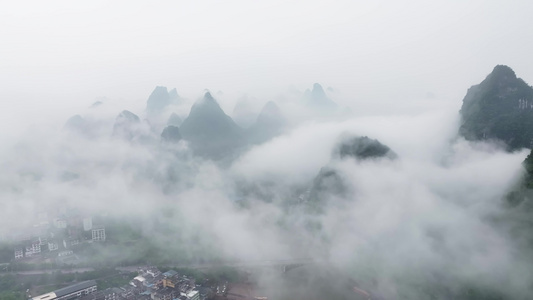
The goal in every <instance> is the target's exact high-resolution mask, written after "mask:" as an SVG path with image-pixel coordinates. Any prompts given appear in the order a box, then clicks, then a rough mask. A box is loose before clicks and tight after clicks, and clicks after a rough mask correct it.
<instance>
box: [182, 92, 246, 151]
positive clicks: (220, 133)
mask: <svg viewBox="0 0 533 300" xmlns="http://www.w3.org/2000/svg"><path fill="white" fill-rule="evenodd" d="M180 131H181V135H182V137H183V139H184V140H187V141H189V142H190V145H191V147H192V148H193V150H194V151H195V152H196V153H197V154H200V155H202V156H206V157H211V158H220V157H223V156H225V155H228V154H229V153H231V152H232V151H234V150H236V149H237V148H239V147H241V146H242V145H243V144H244V132H243V129H242V128H240V127H239V126H238V125H237V124H235V122H233V120H232V119H231V117H229V116H228V115H226V114H225V113H224V111H223V110H222V108H220V106H219V105H218V103H217V101H216V100H215V98H213V96H211V93H209V92H207V93H205V95H204V97H203V98H201V99H199V100H198V101H196V102H195V103H194V104H193V106H192V107H191V112H190V113H189V116H188V117H187V118H186V119H185V120H184V121H183V123H182V124H181V127H180Z"/></svg>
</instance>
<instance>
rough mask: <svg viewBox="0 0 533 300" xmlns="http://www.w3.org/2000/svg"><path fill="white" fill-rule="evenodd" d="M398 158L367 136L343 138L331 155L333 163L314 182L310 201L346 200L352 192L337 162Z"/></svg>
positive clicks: (388, 149) (386, 147)
mask: <svg viewBox="0 0 533 300" xmlns="http://www.w3.org/2000/svg"><path fill="white" fill-rule="evenodd" d="M396 157H397V155H396V153H394V152H393V151H392V150H391V149H390V148H389V147H388V146H386V145H383V144H382V143H380V142H379V141H378V140H375V139H371V138H368V137H366V136H363V137H343V138H342V139H341V140H340V142H339V143H338V144H337V145H336V146H335V148H334V150H333V153H332V155H331V158H332V162H333V163H330V164H329V165H327V166H325V167H323V168H322V169H320V172H319V173H318V175H317V176H316V177H315V179H314V180H313V185H312V187H311V190H310V194H309V200H310V201H311V202H312V203H325V201H326V200H327V199H328V198H332V197H335V198H344V197H345V196H347V195H348V194H349V193H350V192H351V191H350V190H349V188H348V187H349V185H347V184H346V183H345V182H344V179H343V174H342V171H341V170H339V169H338V168H336V167H335V165H334V162H335V161H336V160H339V159H340V160H343V159H347V158H351V159H355V160H357V161H363V160H368V159H379V158H388V159H395V158H396ZM315 208H316V207H315Z"/></svg>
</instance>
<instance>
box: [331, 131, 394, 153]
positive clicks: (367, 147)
mask: <svg viewBox="0 0 533 300" xmlns="http://www.w3.org/2000/svg"><path fill="white" fill-rule="evenodd" d="M333 156H334V157H338V158H340V159H344V158H349V157H351V158H354V159H369V158H380V157H389V158H396V157H397V155H396V154H395V153H394V152H393V151H391V149H390V148H389V147H388V146H386V145H383V144H382V143H380V142H379V141H378V140H375V139H371V138H369V137H367V136H362V137H349V138H346V139H344V140H343V141H341V142H340V143H339V144H338V145H337V146H336V148H335V150H334V151H333Z"/></svg>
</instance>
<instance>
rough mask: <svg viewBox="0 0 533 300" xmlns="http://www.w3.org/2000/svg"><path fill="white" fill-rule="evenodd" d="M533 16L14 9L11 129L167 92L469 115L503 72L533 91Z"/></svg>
mask: <svg viewBox="0 0 533 300" xmlns="http://www.w3.org/2000/svg"><path fill="white" fill-rule="evenodd" d="M532 11H533V3H532V2H530V1H335V2H332V1H280V0H270V1H262V2H258V1H149V2H148V1H146V2H141V1H113V2H110V1H86V2H83V3H82V2H77V1H76V2H72V1H46V2H43V1H16V2H15V1H13V2H10V3H3V4H2V9H0V41H1V47H0V82H1V83H0V99H1V102H0V103H2V111H3V113H4V114H6V115H5V116H4V117H3V118H1V119H2V121H1V122H2V123H0V125H3V127H4V128H5V126H6V125H10V124H13V122H15V121H16V122H19V121H20V119H21V117H23V116H35V115H38V114H41V116H44V114H46V113H50V114H54V113H55V114H56V115H57V113H58V112H61V113H64V114H66V115H69V114H72V113H74V112H76V111H77V110H79V109H81V108H85V107H86V106H87V105H89V104H90V103H92V102H93V101H94V98H96V97H98V96H107V97H110V98H112V99H124V103H136V104H135V105H138V106H139V107H140V106H141V105H143V104H144V101H146V99H147V97H148V95H149V93H150V92H151V90H152V89H153V88H154V86H156V85H166V86H169V87H177V89H178V92H179V93H180V94H183V95H184V96H185V97H188V98H191V99H195V98H196V97H198V96H200V95H201V93H202V91H203V90H204V89H205V88H209V89H210V90H212V91H218V90H222V91H223V92H224V95H225V97H226V98H228V99H229V98H231V99H235V98H237V97H239V96H240V95H242V94H244V93H249V94H252V95H255V96H260V97H261V99H262V100H263V99H267V100H268V98H270V97H273V96H275V95H276V94H277V93H279V92H283V91H285V90H286V89H287V87H288V86H289V85H291V84H293V85H295V86H296V87H297V88H298V89H300V90H304V89H305V88H308V87H311V85H312V83H314V82H320V83H322V84H323V85H324V86H325V87H327V86H332V87H334V88H336V89H337V90H338V91H340V93H339V95H340V96H339V97H338V99H337V101H339V102H341V103H343V104H345V105H348V106H351V107H352V109H353V110H354V111H358V112H361V110H362V111H368V112H369V113H372V114H375V113H376V112H378V111H379V110H380V109H382V108H384V107H389V109H391V110H399V109H400V108H401V107H408V108H409V107H415V106H420V105H419V104H420V103H421V101H422V102H427V101H432V102H431V104H427V103H425V104H424V105H423V106H421V107H424V108H427V107H431V106H432V105H435V107H437V108H439V107H442V106H443V105H444V106H446V107H453V108H454V109H455V108H457V109H458V108H459V106H460V101H461V99H462V97H463V96H464V94H465V92H466V89H467V88H468V87H469V86H470V85H472V84H475V83H478V82H479V81H481V80H482V79H483V78H484V77H485V76H486V75H487V74H488V73H489V72H490V71H491V70H492V68H493V67H494V65H496V64H508V65H509V66H511V67H512V68H513V69H514V70H515V71H516V73H517V74H518V76H520V77H522V78H523V79H525V80H526V82H529V83H532V82H533V60H532V59H531V53H533V39H532V37H531V33H530V30H531V28H533V18H531V15H530V13H531V12H532ZM428 93H431V94H433V95H434V96H435V97H434V98H433V99H426V95H428ZM413 103H414V104H413ZM428 105H429V106H428ZM60 115H61V114H60ZM61 116H62V117H63V115H61Z"/></svg>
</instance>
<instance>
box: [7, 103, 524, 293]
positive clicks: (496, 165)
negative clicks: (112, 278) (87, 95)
mask: <svg viewBox="0 0 533 300" xmlns="http://www.w3.org/2000/svg"><path fill="white" fill-rule="evenodd" d="M104 105H105V104H104ZM91 114H93V113H92V112H91ZM116 114H118V111H116V112H115V113H114V115H113V117H110V116H111V113H101V114H95V115H90V114H85V115H83V117H84V118H88V119H91V120H92V121H94V122H97V123H98V124H100V126H101V127H98V128H102V130H103V131H104V132H106V134H101V135H98V136H97V137H95V138H87V137H86V136H82V135H80V134H77V133H73V132H72V131H69V130H66V129H64V130H60V131H58V130H53V129H47V128H46V127H45V126H40V125H34V126H33V127H31V128H29V129H28V130H27V131H26V132H25V133H24V134H23V135H22V136H20V137H19V138H18V139H17V142H16V143H11V144H6V145H4V147H2V149H1V153H2V157H1V165H2V168H1V171H0V186H1V190H2V192H1V198H2V199H3V200H2V202H1V203H2V210H1V213H0V220H1V221H0V222H1V227H2V228H3V229H4V234H5V235H7V236H9V233H10V232H12V231H13V230H14V229H16V228H22V227H23V226H24V225H32V222H33V220H35V218H36V215H38V214H39V213H40V212H43V211H49V212H52V211H61V210H62V209H65V208H67V207H68V208H76V209H77V210H79V211H82V212H83V213H84V214H87V215H90V214H107V215H111V216H114V217H116V218H118V219H124V220H132V219H135V220H136V223H137V224H138V225H140V226H139V227H140V228H142V234H143V235H146V236H150V237H151V239H152V241H154V242H155V243H157V245H156V246H157V247H160V248H167V249H174V248H176V249H181V250H183V251H186V252H187V257H189V258H191V259H197V260H200V259H209V258H212V257H218V258H221V259H224V260H276V259H298V258H312V259H314V260H315V261H316V262H318V263H319V264H329V265H333V266H335V267H337V268H339V269H340V270H342V271H343V272H345V273H347V274H349V275H350V276H352V277H353V278H354V279H356V280H359V281H361V282H363V283H364V284H366V286H367V287H369V288H370V289H372V290H375V291H376V292H378V293H380V294H381V295H383V296H384V297H385V298H387V299H397V298H401V299H428V298H427V297H428V293H430V292H428V291H427V290H426V288H425V287H427V289H429V290H431V289H432V287H435V286H438V287H439V288H441V287H444V288H443V289H446V293H449V294H450V295H453V294H454V293H458V292H459V290H460V289H461V288H464V287H465V286H475V287H476V288H487V289H489V290H496V291H498V292H500V293H502V294H503V295H505V296H507V297H518V298H519V297H522V296H524V295H526V294H527V293H528V292H529V290H530V285H531V280H532V279H533V278H532V277H531V274H530V272H529V271H528V269H529V268H528V266H530V261H529V258H528V259H526V258H527V255H525V253H526V252H524V251H525V250H527V249H523V248H521V246H520V245H518V244H517V243H515V242H514V240H513V239H511V236H510V234H509V232H508V231H507V229H506V228H508V227H506V226H501V225H499V224H498V223H497V222H495V221H494V220H495V219H498V218H502V216H504V215H505V214H506V210H507V208H505V205H504V204H505V203H504V200H503V199H504V197H505V195H506V194H507V193H508V191H509V190H510V189H511V188H512V187H513V185H514V184H516V182H517V181H518V180H519V179H520V177H521V175H522V173H523V170H522V168H521V162H522V161H523V159H524V158H525V156H526V153H525V152H523V151H522V152H515V153H507V152H505V151H503V150H501V149H500V148H498V146H497V145H492V144H488V143H472V142H467V141H465V140H463V139H461V138H458V137H457V134H456V133H457V127H458V126H457V125H458V114H457V112H456V111H454V110H450V111H438V112H437V111H430V112H427V113H423V114H420V115H416V116H387V117H380V116H373V117H372V116H368V117H351V118H346V117H344V118H343V119H342V120H331V119H330V120H328V121H324V120H322V121H313V120H307V121H303V122H298V123H297V124H296V125H295V126H294V127H292V129H291V130H289V131H288V132H287V133H285V134H283V135H281V136H278V137H275V138H273V139H272V140H270V141H268V142H266V143H264V144H260V145H255V146H253V147H250V148H249V149H248V150H246V151H245V152H244V153H242V154H241V155H240V157H238V158H237V159H236V160H234V161H233V162H232V163H231V164H229V165H227V164H222V165H221V164H218V163H217V162H213V161H210V160H204V159H202V158H199V157H197V156H194V155H193V154H192V153H191V150H190V149H189V148H188V145H187V142H185V141H180V142H179V143H177V144H165V143H161V142H160V141H159V133H157V132H155V133H151V132H149V130H148V131H147V132H146V135H149V136H150V135H151V138H153V140H150V142H148V143H142V142H138V143H137V142H130V141H125V140H122V139H117V138H113V137H111V134H110V133H111V128H112V124H113V118H114V116H116ZM346 135H350V136H369V137H370V138H373V139H378V140H379V141H380V142H381V143H383V144H385V145H387V146H388V147H390V148H391V149H392V150H393V151H394V152H395V153H396V154H397V156H398V158H397V159H393V160H391V159H387V158H375V159H369V160H355V159H352V158H345V159H342V160H341V159H340V158H338V157H334V156H332V152H333V150H334V148H335V145H336V144H337V143H338V142H339V140H340V139H341V138H342V137H343V136H346ZM326 165H328V166H329V167H331V168H334V169H335V170H336V172H337V173H338V174H339V175H340V177H341V178H342V180H343V182H344V184H346V185H347V186H348V187H349V190H350V193H349V194H347V195H344V196H340V197H339V196H335V195H332V196H331V199H327V201H325V202H324V203H325V205H324V206H323V207H320V209H318V210H317V209H316V207H314V206H315V205H319V204H315V203H310V202H309V201H308V199H307V198H306V197H305V194H306V192H308V191H309V189H310V188H311V185H312V182H313V179H314V178H315V177H316V176H317V174H318V173H319V171H320V169H321V168H322V167H324V166H326ZM161 228H165V230H167V229H168V233H165V232H167V231H165V230H161ZM178 243H179V245H176V244H178ZM181 250H180V251H181ZM170 255H172V254H170Z"/></svg>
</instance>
